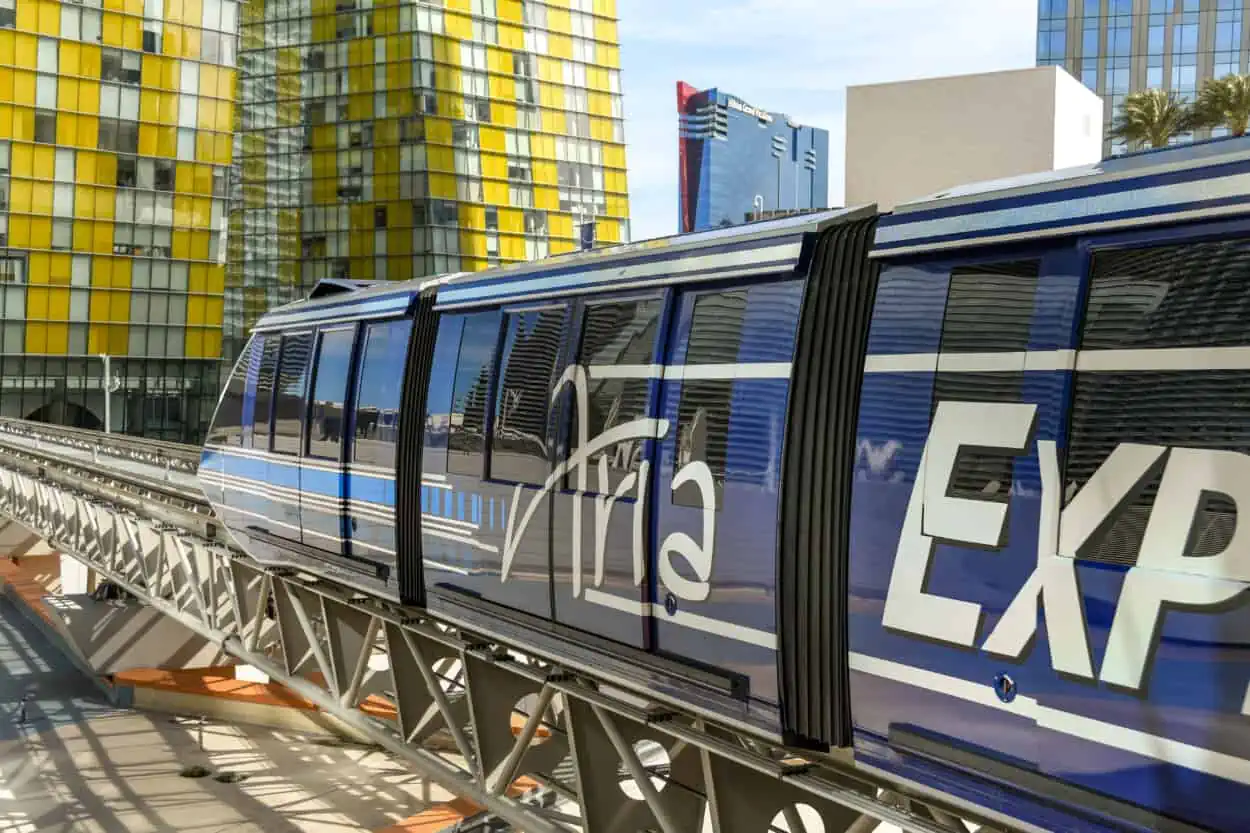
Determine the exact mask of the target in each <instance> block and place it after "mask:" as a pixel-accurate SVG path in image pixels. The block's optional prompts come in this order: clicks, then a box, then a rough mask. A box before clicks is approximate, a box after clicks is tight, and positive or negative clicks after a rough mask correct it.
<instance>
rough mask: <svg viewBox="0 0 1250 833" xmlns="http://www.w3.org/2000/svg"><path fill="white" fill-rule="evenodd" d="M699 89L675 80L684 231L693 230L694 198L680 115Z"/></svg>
mask: <svg viewBox="0 0 1250 833" xmlns="http://www.w3.org/2000/svg"><path fill="white" fill-rule="evenodd" d="M698 92H699V91H698V90H697V89H695V88H694V87H692V86H690V85H689V84H687V83H686V82H685V81H678V82H677V124H678V133H677V176H678V189H679V193H680V197H679V200H680V203H681V205H680V206H679V214H680V215H681V231H682V233H683V234H684V233H686V232H689V231H693V230H694V200H693V199H691V195H690V190H689V189H690V177H689V175H688V174H687V172H686V170H687V169H686V142H687V141H688V140H687V139H684V138H682V136H681V117H682V116H684V115H689V113H688V112H687V110H686V108H687V107H688V106H689V104H690V99H691V98H693V97H694V96H695V94H696V93H698Z"/></svg>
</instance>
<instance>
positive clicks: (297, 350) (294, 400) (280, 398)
mask: <svg viewBox="0 0 1250 833" xmlns="http://www.w3.org/2000/svg"><path fill="white" fill-rule="evenodd" d="M312 342H313V334H312V333H296V334H295V335H289V336H283V337H282V351H281V357H280V358H279V360H278V384H277V389H276V391H275V395H274V401H273V450H274V451H275V452H277V453H279V454H298V453H299V443H300V429H301V428H302V427H303V425H304V395H305V392H306V390H307V384H306V383H307V381H308V358H309V354H310V353H311V352H312Z"/></svg>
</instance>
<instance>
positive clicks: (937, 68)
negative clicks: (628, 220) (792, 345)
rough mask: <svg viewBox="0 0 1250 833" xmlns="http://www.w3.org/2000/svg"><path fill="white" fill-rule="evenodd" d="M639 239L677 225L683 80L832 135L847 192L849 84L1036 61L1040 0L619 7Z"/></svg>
mask: <svg viewBox="0 0 1250 833" xmlns="http://www.w3.org/2000/svg"><path fill="white" fill-rule="evenodd" d="M618 8H619V11H620V16H621V47H622V62H623V72H622V75H623V80H622V84H623V87H624V92H625V118H626V122H625V138H626V141H627V142H628V160H629V179H630V181H629V187H630V196H631V203H632V211H631V213H632V215H633V218H632V219H633V223H632V232H633V236H634V237H635V238H636V239H642V238H645V237H655V236H659V235H666V234H672V233H674V232H675V231H676V229H677V112H676V109H677V105H676V82H677V81H679V80H684V81H687V82H689V83H691V84H694V85H695V86H697V87H700V88H702V87H720V88H722V89H724V90H727V91H731V92H733V93H734V94H735V95H738V96H740V97H742V98H744V99H746V100H747V101H749V102H751V103H752V104H755V105H756V106H760V107H764V108H766V109H769V110H774V111H780V112H784V113H787V114H789V115H791V116H793V117H794V118H795V119H796V120H798V121H799V122H801V123H804V124H811V125H815V126H817V127H823V128H825V129H827V130H829V131H830V134H831V142H830V144H831V147H830V155H831V157H832V158H831V159H830V183H829V192H830V201H831V202H834V203H837V202H838V201H839V200H840V199H841V196H842V181H843V176H842V167H843V164H842V154H843V147H844V142H843V119H844V107H845V101H846V87H847V86H849V85H855V84H870V83H877V82H884V81H898V80H901V79H906V78H923V77H932V76H940V75H955V74H960V73H968V72H986V71H991V70H998V69H1011V68H1018V67H1025V66H1032V65H1033V63H1034V60H1035V39H1036V35H1035V32H1036V16H1037V2H1036V0H721V2H717V0H620V3H619V6H618Z"/></svg>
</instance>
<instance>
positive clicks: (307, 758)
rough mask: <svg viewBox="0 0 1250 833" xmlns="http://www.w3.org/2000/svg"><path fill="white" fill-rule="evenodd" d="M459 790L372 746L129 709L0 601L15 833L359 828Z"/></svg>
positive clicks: (5, 761)
mask: <svg viewBox="0 0 1250 833" xmlns="http://www.w3.org/2000/svg"><path fill="white" fill-rule="evenodd" d="M23 702H24V703H25V709H23V708H22V705H21V704H22V703H23ZM23 712H24V714H23ZM201 744H202V745H201ZM187 767H201V768H203V769H204V770H207V771H208V772H209V773H210V774H209V775H206V776H204V777H200V778H186V777H182V776H181V775H180V772H181V771H182V770H183V769H184V768H187ZM214 776H220V777H222V779H223V780H217V779H216V778H215V777H214ZM240 776H242V779H241V780H236V779H239V777H240ZM449 798H450V796H449V795H448V794H447V793H445V792H444V791H443V790H441V789H439V788H437V787H433V786H427V785H426V784H425V783H424V782H423V781H422V780H421V779H420V778H419V777H418V776H416V775H414V774H413V773H412V772H411V771H409V770H406V769H404V768H403V767H402V766H401V765H400V764H399V763H397V762H395V761H393V760H391V759H389V758H388V757H387V756H386V755H384V754H382V753H379V752H376V751H372V750H369V749H365V748H360V747H354V746H351V745H341V744H338V743H337V742H334V741H326V740H325V739H317V738H313V737H306V736H303V735H299V734H296V733H291V732H281V731H276V730H271V729H262V728H255V727H246V726H225V725H217V724H209V725H207V726H204V727H203V728H202V729H201V727H199V726H198V725H197V724H196V722H194V721H188V720H184V719H178V718H170V717H168V716H166V715H155V714H145V713H141V712H134V711H128V710H123V709H116V708H114V707H112V706H110V705H109V703H108V701H107V700H106V699H105V697H104V696H103V694H102V692H101V691H100V690H99V689H98V688H96V686H95V684H94V683H93V682H92V681H91V680H89V679H88V678H86V677H84V676H83V675H82V674H81V673H80V672H79V671H78V670H77V668H75V667H74V666H73V665H72V664H71V663H70V662H69V660H67V659H66V658H65V656H64V655H63V654H61V653H60V651H59V650H57V648H56V647H54V646H53V645H52V644H51V643H49V642H48V641H47V640H46V639H45V638H44V636H43V635H42V634H41V633H40V632H39V631H38V630H37V629H36V628H35V627H34V626H33V625H32V624H31V623H30V622H29V621H28V620H27V619H26V618H25V617H24V616H23V615H22V613H21V612H19V611H18V610H17V609H16V608H15V607H14V606H13V604H12V602H10V601H9V600H8V599H7V598H0V831H3V833H113V831H118V833H122V831H127V832H128V833H148V832H149V831H152V833H174V831H202V833H218V831H221V833H226V831H230V833H261V831H265V833H352V832H353V831H376V830H380V829H384V828H387V827H389V826H391V825H394V824H396V823H397V822H399V821H400V820H402V819H404V818H406V817H409V816H412V815H413V814H414V813H417V812H419V811H420V810H422V809H423V808H425V807H429V806H430V805H431V804H432V803H437V802H443V801H447V800H448V799H449ZM440 827H441V825H440ZM434 829H438V828H434Z"/></svg>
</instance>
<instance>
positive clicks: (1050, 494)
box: [200, 139, 1250, 831]
mask: <svg viewBox="0 0 1250 833" xmlns="http://www.w3.org/2000/svg"><path fill="white" fill-rule="evenodd" d="M200 478H201V481H202V483H203V487H204V490H205V492H206V494H207V495H208V497H209V499H210V500H211V501H212V503H213V504H214V505H215V507H216V509H217V511H218V512H219V514H220V516H221V518H222V519H223V522H224V523H225V524H226V525H227V526H228V527H229V529H230V531H231V533H232V534H233V536H234V538H235V539H236V540H237V541H238V543H239V544H240V546H242V547H243V548H244V549H245V550H246V551H247V552H249V553H250V554H251V555H252V556H254V557H255V558H256V559H257V560H258V561H260V562H262V563H265V564H272V565H287V566H294V567H298V568H299V569H300V570H302V571H304V572H308V573H313V574H318V575H322V576H326V577H329V578H332V579H334V580H336V581H339V582H343V583H346V584H349V585H352V586H355V587H357V588H359V589H361V590H364V591H367V592H369V593H372V594H375V595H378V596H381V597H385V598H387V599H390V600H392V601H393V602H395V603H398V604H402V605H416V606H421V607H424V608H427V609H428V610H430V611H431V612H433V613H434V614H436V615H437V616H439V617H442V618H444V619H446V620H449V621H454V622H458V623H461V624H463V625H464V626H466V627H469V628H471V629H473V630H476V631H478V632H481V633H483V634H486V635H489V636H492V637H494V638H500V639H505V640H511V641H514V642H516V643H520V644H525V645H527V646H530V647H531V648H532V649H533V650H535V651H537V652H540V653H543V654H546V655H549V656H551V657H555V658H558V659H559V660H560V661H561V662H564V663H566V664H567V665H568V666H570V667H575V668H593V669H594V670H595V672H596V673H597V674H598V675H600V676H602V677H605V678H607V679H611V680H615V681H617V682H618V683H619V684H620V685H623V686H626V687H629V688H631V689H633V690H636V691H639V692H640V693H643V694H645V695H647V696H649V697H651V698H653V699H655V700H657V701H660V702H680V703H681V704H683V705H684V706H686V707H688V708H691V709H695V710H697V711H698V712H700V713H702V714H704V715H707V716H709V717H711V718H714V719H715V720H718V721H721V722H723V723H726V724H730V725H735V726H739V727H749V728H751V729H753V730H755V731H757V732H760V733H766V734H768V735H770V736H772V737H775V738H776V739H778V740H780V741H782V742H784V743H786V744H789V745H792V746H796V747H802V748H805V749H809V750H827V751H829V752H831V753H833V752H836V751H838V750H842V755H843V757H846V751H847V750H849V751H850V753H851V755H850V757H851V758H852V759H853V760H854V761H855V764H856V765H857V766H859V767H863V768H866V769H868V770H871V771H873V772H875V773H878V774H885V775H887V776H888V777H889V778H892V779H895V780H896V781H898V782H899V783H903V784H911V785H918V784H924V785H929V786H930V787H934V788H937V789H939V790H941V791H942V792H943V793H944V794H946V795H949V796H953V797H955V798H956V799H957V800H959V801H963V802H967V804H968V805H969V806H976V807H980V808H984V809H987V810H990V811H995V812H1002V813H1006V814H1007V815H1009V816H1011V817H1013V818H1018V819H1021V820H1023V821H1025V822H1028V823H1031V824H1033V825H1035V826H1036V827H1040V828H1042V829H1046V830H1108V831H1110V830H1173V831H1186V830H1201V829H1208V830H1209V829H1215V830H1248V829H1250V809H1248V808H1250V692H1248V691H1247V686H1248V684H1250V606H1247V605H1246V604H1245V601H1246V598H1247V594H1246V593H1245V589H1246V587H1247V582H1250V525H1248V524H1241V523H1240V522H1239V521H1240V515H1241V514H1242V511H1243V510H1245V509H1246V508H1247V507H1248V506H1250V139H1230V140H1225V141H1219V142H1212V143H1207V144H1199V145H1194V146H1190V147H1183V148H1175V149H1166V150H1162V151H1159V152H1154V153H1148V154H1142V155H1136V156H1129V157H1123V158H1117V159H1111V160H1108V161H1106V162H1104V163H1102V164H1099V165H1096V166H1092V167H1088V168H1081V169H1074V170H1067V171H1061V172H1057V173H1053V174H1045V175H1039V176H1034V177H1029V178H1024V179H1020V180H1015V181H1008V182H998V183H990V184H985V185H979V186H973V187H967V188H961V189H955V190H952V191H949V192H947V193H944V194H940V195H937V196H934V197H932V198H928V199H923V200H918V201H915V202H912V203H909V204H906V205H903V206H900V207H898V208H897V209H895V210H894V211H892V212H890V213H885V214H880V213H878V212H877V211H876V210H875V209H874V208H872V207H868V208H862V209H849V210H844V211H837V212H829V213H822V214H814V215H805V216H799V217H791V218H787V219H783V220H777V221H769V222H763V223H757V224H749V225H745V226H741V227H737V228H731V229H722V230H717V231H713V232H708V233H701V234H693V235H689V236H684V237H676V238H672V239H667V240H658V241H649V242H645V243H638V244H633V245H625V246H619V247H616V248H609V249H605V250H601V251H595V252H590V253H581V254H572V255H567V256H561V257H555V258H552V259H550V260H546V261H543V262H540V263H530V264H523V265H513V266H507V267H504V268H499V269H493V270H490V271H487V272H483V273H478V274H466V275H455V276H449V277H443V278H439V279H434V280H428V281H424V282H412V283H398V284H388V285H380V286H367V287H358V286H355V285H352V284H350V283H349V282H340V283H334V282H329V283H325V284H322V285H320V286H319V287H318V288H317V289H316V290H315V291H314V292H313V293H312V297H311V298H310V299H309V300H307V301H304V302H300V303H296V304H292V305H290V306H286V307H283V308H281V309H277V310H275V311H273V312H271V313H269V314H268V315H266V316H265V317H264V318H263V319H262V320H261V321H260V323H259V324H258V325H257V326H256V328H255V332H254V334H253V336H252V338H251V342H250V343H249V345H248V347H247V349H246V350H245V352H244V353H243V355H242V357H241V358H240V359H239V361H238V364H237V366H236V368H235V370H234V374H233V376H232V378H231V380H230V382H229V385H228V387H227V389H226V390H225V392H224V393H223V395H222V399H221V402H220V405H219V407H218V410H217V414H216V417H215V420H214V423H213V425H212V428H211V431H210V436H209V438H208V441H207V443H206V446H205V448H204V454H203V462H202V465H201V467H200ZM1243 493H1246V495H1247V500H1246V501H1243V500H1242V494H1243Z"/></svg>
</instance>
